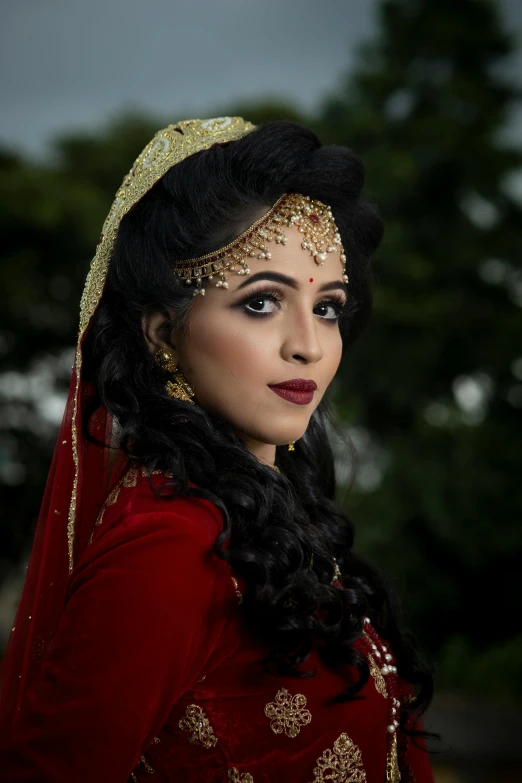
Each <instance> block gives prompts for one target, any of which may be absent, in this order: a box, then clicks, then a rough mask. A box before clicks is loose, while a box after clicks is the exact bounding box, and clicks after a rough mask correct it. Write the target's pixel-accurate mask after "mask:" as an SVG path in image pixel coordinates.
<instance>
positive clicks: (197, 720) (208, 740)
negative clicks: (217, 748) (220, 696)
mask: <svg viewBox="0 0 522 783" xmlns="http://www.w3.org/2000/svg"><path fill="white" fill-rule="evenodd" d="M178 725H179V727H180V729H182V731H188V732H189V735H188V737H187V739H188V741H189V742H190V744H191V745H199V744H201V745H203V747H204V748H213V747H214V745H216V743H217V737H216V736H215V734H214V730H213V729H212V726H211V725H210V723H209V720H208V718H207V716H206V715H205V713H204V712H203V710H202V709H201V707H199V706H198V705H197V704H189V706H188V707H187V709H186V710H185V717H184V718H181V720H180V722H179V724H178Z"/></svg>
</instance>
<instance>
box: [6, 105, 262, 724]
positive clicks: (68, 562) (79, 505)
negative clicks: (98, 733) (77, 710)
mask: <svg viewBox="0 0 522 783" xmlns="http://www.w3.org/2000/svg"><path fill="white" fill-rule="evenodd" d="M253 129H254V126H253V125H252V124H251V123H249V122H245V121H244V120H243V119H242V118H241V117H219V118H217V119H211V120H185V121H182V122H179V123H177V124H176V125H169V126H168V127H167V128H164V129H163V130H160V131H158V133H157V134H156V135H155V136H154V138H153V139H152V140H151V141H150V142H149V144H147V146H146V147H145V149H144V150H143V152H142V153H141V154H140V155H139V156H138V158H137V159H136V161H135V163H134V165H133V166H132V168H131V170H130V172H129V173H128V174H127V175H126V177H125V179H124V180H123V184H122V185H121V187H120V188H119V190H118V192H117V194H116V197H115V200H114V202H113V205H112V207H111V210H110V212H109V215H108V217H107V219H106V221H105V223H104V226H103V233H102V235H101V238H100V242H99V244H98V247H97V250H96V255H95V256H94V258H93V260H92V263H91V267H90V270H89V274H88V275H87V280H86V283H85V288H84V292H83V296H82V300H81V305H80V328H79V335H78V342H77V345H76V353H75V359H74V365H73V371H72V377H71V384H70V387H69V394H68V398H67V404H66V406H65V412H64V416H63V421H62V425H61V427H60V432H59V435H58V439H57V442H56V446H55V450H54V455H53V459H52V463H51V468H50V470H49V475H48V479H47V484H46V487H45V492H44V497H43V501H42V505H41V509H40V515H39V518H38V524H37V528H36V533H35V537H34V542H33V547H32V551H31V556H30V559H29V565H28V567H27V575H26V579H25V584H24V589H23V593H22V597H21V600H20V604H19V607H18V611H17V614H16V618H15V621H14V623H13V628H12V631H11V634H10V638H9V641H8V644H7V647H6V651H5V654H4V657H3V660H2V665H1V667H0V688H1V693H0V732H2V734H3V735H4V736H5V735H6V734H7V733H8V732H9V730H10V728H11V727H12V725H14V722H15V721H16V719H17V717H18V716H19V715H20V714H21V712H22V710H23V706H24V699H25V697H26V694H27V692H28V690H29V689H30V687H31V685H32V683H34V682H35V681H36V680H37V679H38V677H39V673H40V669H41V664H42V661H43V660H44V658H45V655H46V653H47V651H48V650H49V649H50V646H51V645H52V642H53V637H54V635H55V633H56V631H57V629H58V626H59V624H60V619H61V615H62V611H63V607H64V602H65V596H66V590H67V585H68V581H69V576H70V574H71V573H72V571H73V569H74V566H75V563H77V562H78V559H79V558H80V557H81V555H82V553H83V551H84V549H85V547H86V546H87V543H88V541H89V539H90V536H91V533H92V530H93V527H94V523H95V520H96V516H97V513H98V510H99V508H100V506H101V505H102V504H103V502H104V500H105V498H106V497H107V495H108V494H109V492H110V491H111V489H112V487H113V486H114V484H115V483H116V482H117V481H118V479H119V478H120V476H121V474H122V471H123V470H124V468H125V460H124V459H123V457H122V455H121V453H120V452H119V450H118V442H117V441H118V438H117V422H114V421H113V419H112V416H111V415H110V414H109V413H108V412H107V411H106V410H105V409H104V408H103V407H100V408H99V409H98V410H97V411H96V413H95V414H94V416H93V417H92V419H91V422H90V426H89V430H90V433H91V434H92V435H93V436H94V437H95V438H96V439H97V440H99V441H100V442H102V443H105V444H107V445H106V446H105V447H103V446H98V445H96V444H94V443H91V442H89V441H88V440H87V439H86V438H85V437H84V433H83V428H82V412H83V410H84V408H85V405H86V403H87V402H88V401H89V399H90V398H91V397H92V396H93V395H94V392H95V390H94V387H93V386H92V385H91V384H89V383H87V382H85V380H84V379H83V378H82V349H83V345H84V341H85V337H86V335H87V333H88V330H89V325H90V322H91V318H92V316H93V314H94V313H95V311H96V309H97V307H98V304H99V302H100V299H101V297H102V294H103V289H104V285H105V280H106V276H107V269H108V265H109V262H110V258H111V255H112V250H113V247H114V242H115V240H116V235H117V232H118V228H119V225H120V222H121V220H122V218H123V217H124V215H125V214H126V213H127V212H128V211H129V210H130V209H132V207H133V206H134V205H135V204H136V203H137V202H138V201H139V200H140V199H141V198H142V196H143V195H144V194H145V193H146V192H147V191H148V190H149V189H150V188H151V187H152V186H153V185H154V184H155V183H156V182H157V181H158V180H159V179H160V178H161V177H162V176H163V175H164V174H165V173H166V172H167V171H168V170H169V169H170V168H171V167H172V166H174V165H176V164H177V163H179V162H180V161H181V160H184V159H185V158H186V157H188V156H189V155H193V154H195V153H197V152H199V151H201V150H204V149H208V148H209V147H211V146H213V145H214V144H224V143H227V142H230V141H234V140H236V139H239V138H241V137H242V136H244V135H246V134H247V133H249V132H250V131H252V130H253Z"/></svg>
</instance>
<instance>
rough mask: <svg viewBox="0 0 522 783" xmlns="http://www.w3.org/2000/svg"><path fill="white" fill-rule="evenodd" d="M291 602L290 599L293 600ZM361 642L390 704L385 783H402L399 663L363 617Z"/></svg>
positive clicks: (337, 575)
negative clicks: (399, 745)
mask: <svg viewBox="0 0 522 783" xmlns="http://www.w3.org/2000/svg"><path fill="white" fill-rule="evenodd" d="M270 467H271V468H273V470H275V471H277V472H278V473H280V472H281V471H280V470H279V468H278V467H277V465H271V466H270ZM313 557H314V556H313V554H312V557H311V559H310V568H311V567H312V565H313ZM332 559H333V565H334V575H333V579H332V581H331V584H332V585H335V583H336V582H337V583H339V585H341V586H342V581H341V577H342V574H341V569H340V568H339V565H338V563H337V560H336V559H335V557H334V558H332ZM290 600H291V599H290ZM293 603H295V602H293V601H291V602H290V601H288V602H287V603H286V604H285V606H286V605H289V606H291V605H292V604H293ZM361 641H362V643H363V645H364V647H365V648H366V657H367V659H368V663H369V666H370V673H371V675H372V677H373V678H374V680H375V687H376V689H377V691H378V692H379V693H380V694H382V696H384V698H385V699H387V700H388V721H387V724H388V725H387V726H386V731H387V732H388V735H387V752H386V783H400V780H401V773H400V769H399V758H398V750H397V729H398V728H399V725H400V723H399V720H398V719H397V716H398V715H399V711H400V707H401V702H400V700H399V682H398V676H397V666H396V663H397V662H396V660H395V658H394V656H393V654H392V652H391V651H390V650H388V648H387V647H386V645H385V644H384V643H383V641H382V639H381V638H380V636H379V634H378V633H377V631H376V630H375V629H374V627H373V626H372V623H371V620H370V618H369V617H364V630H363V633H362V637H361Z"/></svg>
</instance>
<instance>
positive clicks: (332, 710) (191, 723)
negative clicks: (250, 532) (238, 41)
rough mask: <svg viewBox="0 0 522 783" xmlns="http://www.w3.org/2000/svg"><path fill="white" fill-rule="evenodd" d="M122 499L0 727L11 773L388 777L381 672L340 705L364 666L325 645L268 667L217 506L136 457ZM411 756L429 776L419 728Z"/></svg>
mask: <svg viewBox="0 0 522 783" xmlns="http://www.w3.org/2000/svg"><path fill="white" fill-rule="evenodd" d="M162 480H163V477H160V476H153V481H154V482H158V483H159V482H161V481H162ZM110 501H111V502H110V503H109V504H107V506H106V508H105V510H104V511H103V513H102V514H101V515H100V517H99V518H98V520H97V524H96V527H95V532H94V534H93V537H92V541H91V543H90V544H89V546H88V547H87V549H86V551H85V553H84V554H83V556H82V558H81V559H80V561H79V562H78V564H77V566H76V568H75V570H74V571H73V573H72V574H71V578H70V583H69V588H68V592H67V598H66V604H65V608H64V613H63V618H62V622H61V625H60V628H59V630H58V632H57V634H56V635H55V638H54V641H53V644H52V647H51V650H50V651H49V652H48V654H47V657H46V659H45V661H44V663H43V665H42V676H41V679H40V680H39V682H38V683H37V684H36V685H35V686H34V687H33V688H32V689H31V690H29V691H28V693H27V696H26V701H25V704H24V706H23V709H22V712H21V716H20V718H19V719H18V720H17V723H16V725H15V728H14V730H13V732H12V734H11V736H10V737H9V738H3V739H2V740H0V743H1V744H0V779H1V780H2V781H6V783H22V781H24V783H29V782H30V783H126V781H128V780H132V781H134V782H136V781H138V782H139V783H141V781H145V780H149V779H151V778H150V777H149V776H152V774H153V773H154V780H155V781H156V783H180V782H181V781H183V782H185V781H186V783H196V781H197V783H218V781H219V783H230V782H231V781H232V782H233V783H269V782H270V783H280V782H281V783H315V781H326V780H334V781H336V783H349V781H368V782H369V783H382V782H383V781H385V780H386V742H387V730H386V725H387V698H386V696H385V695H383V693H382V687H381V688H380V689H379V690H378V689H377V687H376V686H377V685H378V682H377V674H376V675H374V676H372V677H370V679H369V682H368V684H367V685H366V687H365V688H364V690H363V691H362V694H361V697H360V698H359V699H358V700H356V701H351V702H347V703H343V704H334V705H329V704H327V702H328V701H329V699H330V698H331V697H332V696H334V695H336V694H338V693H339V692H341V691H342V690H343V689H344V688H346V684H347V682H349V681H350V678H351V677H354V676H355V672H353V671H352V670H351V669H350V667H344V670H343V671H342V672H340V671H338V672H334V671H332V670H330V669H328V668H326V667H325V666H324V665H323V664H322V663H321V660H320V657H319V655H318V654H317V646H316V647H315V648H314V650H313V652H312V654H311V655H310V656H309V658H308V659H307V660H306V662H305V663H304V664H303V668H304V669H310V668H312V667H314V668H315V670H316V672H317V674H316V676H315V677H310V678H307V679H297V678H293V677H276V676H274V675H269V674H266V673H265V672H264V671H263V667H262V663H261V662H262V659H263V658H264V656H265V655H266V653H267V649H266V648H264V647H263V646H262V645H260V644H259V643H258V642H256V641H255V640H254V639H253V638H251V637H250V636H249V635H248V634H247V633H246V632H245V629H244V628H243V627H242V622H241V614H240V610H239V606H238V604H239V603H240V602H241V591H242V589H244V585H243V584H242V583H241V580H240V579H239V578H236V577H234V575H233V574H232V573H231V571H230V567H229V565H228V563H226V562H223V561H221V560H220V559H219V558H217V557H216V556H215V555H214V554H213V553H212V552H211V551H210V550H211V547H212V545H213V543H214V541H215V539H216V537H217V535H218V533H219V532H220V530H221V529H222V517H221V513H220V511H219V510H218V509H217V507H216V506H215V505H214V504H213V503H210V502H209V501H206V500H198V499H194V498H189V499H180V498H176V499H173V500H169V501H165V500H160V499H158V498H157V497H156V496H155V495H154V494H153V493H152V492H151V490H150V488H149V486H148V481H147V479H146V478H145V477H144V476H143V474H142V472H141V471H139V472H138V470H136V469H133V471H132V473H130V474H128V476H127V479H126V481H125V485H124V486H121V488H119V489H117V490H116V491H115V492H113V493H112V496H111V498H110ZM357 646H358V649H360V650H364V647H363V646H361V645H360V644H358V645H357ZM406 758H407V765H409V772H408V775H407V777H404V776H403V780H407V778H408V777H409V779H410V780H415V781H416V783H432V781H433V777H432V773H431V770H430V765H429V761H428V755H427V753H426V752H425V751H423V750H420V749H418V748H417V747H416V746H415V745H414V744H413V743H412V742H409V743H408V749H407V755H406ZM410 772H411V776H410ZM334 773H335V774H334Z"/></svg>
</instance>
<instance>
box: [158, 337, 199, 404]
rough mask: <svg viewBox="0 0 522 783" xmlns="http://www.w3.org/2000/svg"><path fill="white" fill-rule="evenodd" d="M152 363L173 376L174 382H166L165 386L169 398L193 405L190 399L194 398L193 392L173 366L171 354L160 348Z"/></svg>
mask: <svg viewBox="0 0 522 783" xmlns="http://www.w3.org/2000/svg"><path fill="white" fill-rule="evenodd" d="M154 361H155V362H156V364H158V365H159V366H160V367H161V369H162V370H165V372H167V373H169V375H173V376H174V380H172V381H168V382H167V384H166V386H165V389H166V390H167V394H168V395H169V397H174V398H175V399H176V400H183V402H191V403H192V404H194V400H192V399H191V397H193V396H194V392H193V390H192V388H191V386H190V385H189V383H188V381H187V379H186V378H185V377H184V375H183V374H182V372H181V370H178V368H177V367H176V365H175V364H174V357H173V355H172V353H171V352H170V351H169V350H168V349H167V348H160V349H159V350H158V351H156V353H155V354H154Z"/></svg>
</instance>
